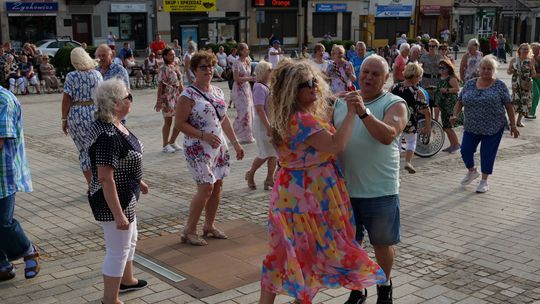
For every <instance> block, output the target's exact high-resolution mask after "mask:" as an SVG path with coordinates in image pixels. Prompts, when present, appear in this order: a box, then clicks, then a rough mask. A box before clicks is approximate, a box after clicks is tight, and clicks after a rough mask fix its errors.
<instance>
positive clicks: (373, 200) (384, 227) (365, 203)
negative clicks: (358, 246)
mask: <svg viewBox="0 0 540 304" xmlns="http://www.w3.org/2000/svg"><path fill="white" fill-rule="evenodd" d="M388 77H389V68H388V63H387V62H386V60H385V59H384V58H382V57H381V56H379V55H371V56H369V57H367V58H366V59H365V60H364V62H363V63H362V66H361V68H360V79H359V83H360V87H361V88H362V89H361V90H360V95H361V96H362V99H363V103H362V104H361V105H359V106H358V108H357V112H358V116H359V119H358V120H357V121H356V124H355V126H354V130H353V135H352V136H351V139H350V140H349V143H348V144H347V147H346V148H345V151H344V152H342V153H341V154H340V155H339V161H340V164H341V166H342V169H343V173H344V175H345V180H346V181H347V188H348V190H349V195H350V197H351V204H352V207H353V210H354V216H355V221H356V238H357V240H358V241H359V242H361V241H362V239H363V238H364V232H363V230H364V229H366V230H367V232H368V235H369V240H370V243H371V244H372V245H373V248H374V250H375V258H376V259H377V263H378V264H379V265H380V266H381V268H382V269H383V270H384V272H385V274H386V278H387V281H386V282H385V283H383V284H381V285H377V304H391V303H392V281H391V280H390V278H391V276H390V272H391V270H392V264H393V262H394V256H395V251H394V248H393V245H395V244H397V243H399V240H400V237H399V225H400V222H399V168H400V167H399V152H400V147H399V137H400V134H401V132H402V131H403V129H404V128H405V125H406V124H407V121H408V119H407V117H408V110H407V107H406V103H405V101H404V100H403V99H401V98H400V97H398V96H395V95H393V94H391V93H389V92H386V91H384V90H383V86H384V84H385V82H386V81H387V80H388ZM346 113H347V105H346V104H345V103H342V102H338V103H336V109H335V111H334V122H335V124H336V127H339V126H340V125H341V123H342V121H343V119H344V118H345V115H346ZM365 299H366V294H365V293H363V292H362V291H359V290H354V291H352V292H351V294H350V296H349V299H348V301H347V302H346V304H359V303H364V302H365Z"/></svg>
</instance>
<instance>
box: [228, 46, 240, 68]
mask: <svg viewBox="0 0 540 304" xmlns="http://www.w3.org/2000/svg"><path fill="white" fill-rule="evenodd" d="M237 53H238V50H237V49H236V48H232V49H231V53H230V54H229V56H227V67H228V68H231V69H232V66H233V64H234V62H235V61H236V60H238V54H237Z"/></svg>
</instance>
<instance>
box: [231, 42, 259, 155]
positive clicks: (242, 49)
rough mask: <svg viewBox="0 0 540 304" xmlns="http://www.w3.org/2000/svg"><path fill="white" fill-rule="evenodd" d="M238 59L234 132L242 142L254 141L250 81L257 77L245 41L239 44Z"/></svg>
mask: <svg viewBox="0 0 540 304" xmlns="http://www.w3.org/2000/svg"><path fill="white" fill-rule="evenodd" d="M238 55H239V56H240V57H239V58H238V60H236V61H235V62H234V63H233V68H232V70H233V77H234V84H233V88H232V92H231V99H232V101H233V102H234V107H235V108H236V119H235V120H234V123H233V127H234V132H236V135H238V139H240V143H246V144H248V143H253V142H255V138H254V137H253V95H252V92H251V86H250V85H249V82H250V81H254V80H255V79H254V78H253V76H251V60H250V59H249V47H248V46H247V44H245V43H239V44H238Z"/></svg>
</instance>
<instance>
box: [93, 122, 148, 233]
mask: <svg viewBox="0 0 540 304" xmlns="http://www.w3.org/2000/svg"><path fill="white" fill-rule="evenodd" d="M88 143H89V146H90V148H89V155H90V160H91V169H92V180H91V182H90V187H89V190H88V200H89V203H90V207H91V208H92V213H93V214H94V218H95V219H96V220H97V221H101V222H111V221H114V216H113V214H112V212H111V210H110V209H109V206H108V205H107V201H106V200H105V196H104V194H103V188H102V187H101V183H100V182H99V179H98V175H97V169H98V167H99V166H111V167H113V168H114V182H115V184H116V192H117V195H118V199H119V200H120V205H121V207H122V211H123V212H124V214H125V215H126V217H127V218H128V220H129V222H130V223H131V222H133V220H134V219H135V204H136V202H137V200H138V199H139V193H140V182H141V179H142V175H143V168H142V152H143V146H142V144H141V143H140V142H139V140H138V139H137V137H135V135H133V133H131V132H130V133H129V135H126V134H124V133H122V132H121V131H120V130H118V129H117V128H116V127H115V126H114V125H113V124H111V123H103V122H101V121H96V122H95V123H94V125H93V127H92V130H91V131H90V135H89V141H88Z"/></svg>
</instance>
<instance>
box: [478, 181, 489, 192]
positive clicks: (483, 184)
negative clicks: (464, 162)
mask: <svg viewBox="0 0 540 304" xmlns="http://www.w3.org/2000/svg"><path fill="white" fill-rule="evenodd" d="M488 190H489V185H488V183H487V180H483V179H482V180H480V183H479V184H478V187H477V188H476V193H485V192H487V191H488Z"/></svg>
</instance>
